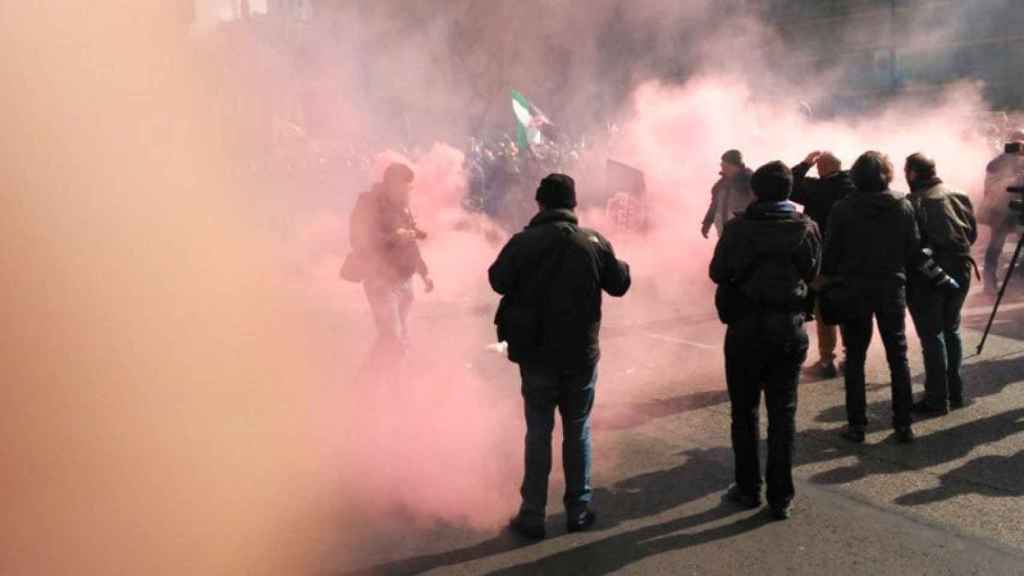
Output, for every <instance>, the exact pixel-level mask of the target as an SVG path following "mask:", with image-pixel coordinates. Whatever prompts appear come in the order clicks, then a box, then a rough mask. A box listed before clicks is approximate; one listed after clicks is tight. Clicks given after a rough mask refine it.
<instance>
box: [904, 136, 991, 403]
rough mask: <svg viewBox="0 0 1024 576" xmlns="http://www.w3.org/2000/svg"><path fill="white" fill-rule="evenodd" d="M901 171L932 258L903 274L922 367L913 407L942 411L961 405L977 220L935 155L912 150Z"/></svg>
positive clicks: (922, 236)
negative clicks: (963, 332) (964, 323)
mask: <svg viewBox="0 0 1024 576" xmlns="http://www.w3.org/2000/svg"><path fill="white" fill-rule="evenodd" d="M904 173H905V174H906V177H907V184H908V185H909V186H910V196H909V198H910V202H911V204H913V206H914V210H915V213H916V215H917V224H918V228H919V229H920V232H921V244H922V245H923V246H925V247H926V249H928V250H930V251H931V257H932V258H933V262H934V266H926V267H924V268H921V269H919V270H914V271H912V272H911V273H910V274H909V277H908V279H907V282H908V288H907V301H908V304H909V305H910V314H911V317H912V318H913V320H914V327H915V328H916V329H917V335H918V337H919V338H920V339H921V351H922V353H923V355H924V369H925V382H924V389H925V396H924V398H923V399H922V400H921V401H920V402H916V403H914V405H913V410H914V411H915V412H918V413H921V414H925V415H942V414H945V413H946V412H948V409H949V408H962V407H963V406H964V404H965V400H966V398H965V397H964V383H963V380H962V379H961V375H960V365H961V362H962V361H963V343H962V342H961V341H960V310H961V309H962V308H963V305H964V300H966V299H967V292H968V291H969V290H970V288H971V271H972V266H973V265H974V261H973V260H972V259H971V245H973V244H974V241H975V240H977V238H978V225H977V223H976V222H975V220H974V209H973V208H972V206H971V200H970V198H968V197H967V195H965V194H963V193H960V192H956V191H953V190H951V189H949V188H947V187H946V186H945V185H944V184H943V183H942V180H940V179H939V177H938V175H937V174H936V171H935V161H934V160H932V159H931V158H929V157H927V156H925V155H923V154H920V153H917V154H912V155H910V156H909V157H907V161H906V164H905V166H904Z"/></svg>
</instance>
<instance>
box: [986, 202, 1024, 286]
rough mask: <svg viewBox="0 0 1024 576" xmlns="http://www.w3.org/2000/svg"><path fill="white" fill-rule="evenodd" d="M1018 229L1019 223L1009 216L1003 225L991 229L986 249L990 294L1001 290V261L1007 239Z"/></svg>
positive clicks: (987, 278) (987, 283) (987, 280)
mask: <svg viewBox="0 0 1024 576" xmlns="http://www.w3.org/2000/svg"><path fill="white" fill-rule="evenodd" d="M1016 228H1017V222H1016V218H1015V217H1013V216H1007V217H1006V219H1005V220H1004V221H1003V222H1002V223H1000V224H998V225H995V226H992V228H991V229H992V235H991V236H990V237H989V241H988V248H986V249H985V290H987V291H989V292H995V291H997V290H998V289H999V278H998V274H999V260H1000V259H1001V258H1002V256H1003V246H1005V245H1006V238H1007V237H1008V236H1009V235H1010V233H1011V232H1013V231H1014V230H1015V229H1016Z"/></svg>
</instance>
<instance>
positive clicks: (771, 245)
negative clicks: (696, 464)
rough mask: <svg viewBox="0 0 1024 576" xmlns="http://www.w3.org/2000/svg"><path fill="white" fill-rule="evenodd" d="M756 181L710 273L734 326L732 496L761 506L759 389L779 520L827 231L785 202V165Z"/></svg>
mask: <svg viewBox="0 0 1024 576" xmlns="http://www.w3.org/2000/svg"><path fill="white" fill-rule="evenodd" d="M750 183H751V187H752V188H753V190H754V195H755V197H756V200H755V201H754V203H753V204H751V205H750V207H748V208H747V210H746V211H745V212H743V213H742V214H741V215H739V216H737V217H736V218H735V219H733V220H732V221H731V222H729V223H728V224H726V226H725V230H724V232H723V234H722V238H721V239H720V240H719V242H718V245H717V246H715V255H714V258H713V259H712V260H711V267H710V276H711V279H712V280H713V281H714V282H715V283H716V284H718V286H719V288H718V290H719V294H718V295H716V298H715V300H716V303H717V304H719V305H720V310H719V313H720V315H721V316H722V317H723V320H725V321H726V322H727V323H728V325H729V328H728V330H727V331H726V336H725V379H726V384H727V386H728V389H729V400H730V401H731V403H732V447H733V454H734V457H735V463H736V484H735V486H733V487H732V488H731V489H730V491H729V493H728V497H729V498H730V499H732V500H734V501H736V502H739V503H740V504H743V505H744V506H748V507H751V508H755V507H758V506H760V505H761V471H760V466H759V463H758V423H757V420H758V405H759V404H760V401H761V390H762V387H763V389H764V394H765V404H766V405H767V407H768V464H767V469H766V474H765V476H766V477H767V483H768V504H769V506H770V508H771V512H772V514H773V515H774V516H775V517H776V518H778V519H784V518H788V517H789V510H790V502H791V501H792V499H793V494H794V489H793V475H792V466H793V442H794V438H795V432H796V386H797V381H798V380H799V377H800V365H801V364H803V361H804V359H805V358H806V357H807V345H808V341H807V332H806V331H805V330H804V322H805V320H806V316H805V310H806V303H805V302H806V300H807V298H808V291H809V288H808V284H809V283H810V282H811V281H812V280H813V279H814V278H815V277H816V276H817V274H818V268H819V264H820V261H821V235H820V233H819V232H818V227H817V225H816V224H815V223H814V222H813V221H812V220H811V219H810V218H808V217H807V216H805V215H803V214H800V213H799V212H798V211H797V209H796V206H794V205H793V204H791V203H789V202H786V199H787V198H788V197H789V195H790V191H791V189H792V185H793V180H792V174H791V172H790V170H789V168H787V167H786V165H785V164H783V163H781V162H771V163H769V164H765V165H764V166H762V167H760V168H758V169H757V171H756V172H754V174H753V176H752V177H751V180H750ZM727 300H733V301H734V302H727ZM723 308H729V309H730V310H724V309H723Z"/></svg>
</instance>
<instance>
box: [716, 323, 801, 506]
mask: <svg viewBox="0 0 1024 576" xmlns="http://www.w3.org/2000/svg"><path fill="white" fill-rule="evenodd" d="M807 347H808V340H807V332H806V331H805V330H804V326H803V316H802V315H795V314H791V313H782V314H773V313H765V314H758V315H754V316H750V317H748V318H745V319H743V320H740V321H738V322H734V323H733V324H730V325H729V329H728V330H727V331H726V334H725V381H726V385H727V386H728V388H729V400H730V402H731V403H732V450H733V456H734V458H735V467H736V471H735V472H736V485H737V486H739V488H740V490H742V491H743V492H745V493H747V494H760V491H761V467H760V463H759V461H758V442H759V440H760V439H759V435H760V429H759V428H758V411H759V407H760V403H761V390H762V389H763V390H764V396H765V405H766V407H767V409H768V463H767V466H766V470H765V477H766V479H767V483H768V502H769V503H770V504H773V505H779V506H781V505H785V504H788V503H789V502H790V501H791V500H792V499H793V473H792V469H793V442H794V439H795V436H796V401H797V392H796V390H797V381H798V380H799V378H800V365H801V364H803V362H804V359H806V358H807Z"/></svg>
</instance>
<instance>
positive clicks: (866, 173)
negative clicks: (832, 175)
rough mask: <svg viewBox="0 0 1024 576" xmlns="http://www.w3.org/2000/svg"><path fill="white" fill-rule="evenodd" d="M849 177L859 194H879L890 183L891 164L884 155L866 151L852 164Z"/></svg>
mask: <svg viewBox="0 0 1024 576" xmlns="http://www.w3.org/2000/svg"><path fill="white" fill-rule="evenodd" d="M850 176H851V178H853V184H854V185H855V186H856V187H857V189H858V190H860V191H861V192H881V191H882V190H887V189H888V188H889V183H890V182H892V162H891V161H890V160H889V157H888V156H886V155H885V154H882V153H881V152H877V151H875V150H868V151H867V152H865V153H863V154H861V155H860V158H857V161H856V162H854V163H853V167H852V168H850Z"/></svg>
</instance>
